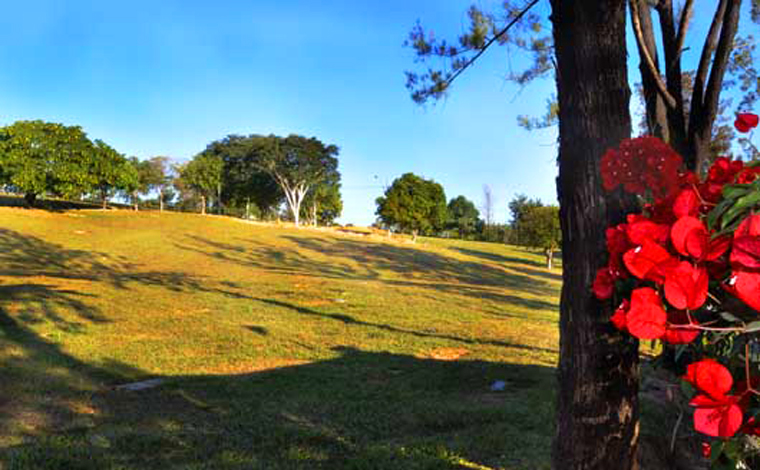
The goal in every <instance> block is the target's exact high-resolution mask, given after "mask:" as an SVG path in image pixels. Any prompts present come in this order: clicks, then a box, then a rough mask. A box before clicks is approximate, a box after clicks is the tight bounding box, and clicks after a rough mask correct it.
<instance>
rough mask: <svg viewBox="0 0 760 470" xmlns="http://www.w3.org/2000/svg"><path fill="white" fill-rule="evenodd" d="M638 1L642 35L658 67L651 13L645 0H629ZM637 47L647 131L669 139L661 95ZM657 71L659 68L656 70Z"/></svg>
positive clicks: (666, 114)
mask: <svg viewBox="0 0 760 470" xmlns="http://www.w3.org/2000/svg"><path fill="white" fill-rule="evenodd" d="M631 1H635V2H638V11H639V21H640V22H641V30H642V35H643V36H644V43H645V44H646V47H647V49H648V50H649V54H650V56H651V57H652V60H653V61H654V63H655V64H656V65H657V67H658V69H659V60H658V57H657V43H656V42H655V39H654V28H653V27H652V14H651V10H650V8H649V4H648V2H647V0H631ZM630 11H631V15H634V14H635V13H634V11H633V9H630ZM637 46H638V49H639V70H640V72H641V86H642V92H643V94H644V103H645V105H646V113H645V115H646V122H647V131H648V132H649V133H650V134H651V135H654V136H657V137H659V138H660V139H662V140H664V141H665V142H669V141H670V129H669V124H668V110H667V107H666V105H665V100H663V98H662V95H661V94H660V92H659V91H658V90H657V85H656V84H655V77H654V76H653V75H652V72H651V70H650V69H649V67H648V66H647V63H646V60H644V53H643V51H642V50H641V46H640V45H638V43H637ZM658 72H659V70H658Z"/></svg>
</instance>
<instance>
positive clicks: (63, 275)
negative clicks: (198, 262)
mask: <svg viewBox="0 0 760 470" xmlns="http://www.w3.org/2000/svg"><path fill="white" fill-rule="evenodd" d="M3 276H5V277H14V278H29V277H34V278H39V277H45V278H48V279H50V280H77V281H89V282H93V283H104V284H109V285H111V286H113V287H115V288H117V289H121V290H127V289H129V288H130V286H132V285H142V286H152V287H157V288H163V289H167V290H171V291H175V292H178V291H186V290H192V291H200V292H216V293H221V294H224V295H227V296H231V297H237V298H246V296H245V295H242V294H239V293H236V292H234V291H233V290H230V289H229V288H235V287H237V286H235V285H234V284H232V283H229V282H226V283H218V285H216V284H214V283H212V282H210V281H209V280H208V279H205V278H202V277H199V276H193V275H189V274H187V273H185V272H179V271H154V270H145V268H144V266H142V265H139V264H135V263H130V262H129V261H127V259H126V258H124V257H121V256H113V255H110V254H107V253H102V252H98V251H91V250H72V249H68V248H65V247H63V246H61V245H57V244H55V243H50V242H47V241H45V240H42V239H41V238H37V237H33V236H28V235H23V234H20V233H18V232H15V231H13V230H7V229H0V277H3ZM41 287H44V288H47V289H50V288H53V287H52V286H41ZM5 289H6V292H10V291H11V290H14V289H18V290H21V291H23V290H27V291H28V290H29V289H34V286H33V285H30V284H28V283H23V284H18V285H17V286H16V287H15V288H14V287H13V286H5ZM78 295H79V296H81V295H82V294H78ZM68 298H69V299H71V298H72V296H69V297H68ZM1 299H2V298H0V300H1ZM71 307H75V306H74V305H72V306H71Z"/></svg>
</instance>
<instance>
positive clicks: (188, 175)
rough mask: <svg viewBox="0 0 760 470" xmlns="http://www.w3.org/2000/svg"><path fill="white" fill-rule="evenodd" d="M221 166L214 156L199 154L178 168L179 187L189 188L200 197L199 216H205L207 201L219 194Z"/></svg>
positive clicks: (220, 162)
mask: <svg viewBox="0 0 760 470" xmlns="http://www.w3.org/2000/svg"><path fill="white" fill-rule="evenodd" d="M223 166H224V163H223V162H222V160H221V159H220V158H219V157H217V156H216V155H210V154H207V153H200V154H198V155H196V156H195V158H193V159H192V160H191V161H190V162H188V163H187V164H186V165H184V166H181V167H180V168H179V171H180V179H181V185H183V186H185V187H189V188H191V189H192V190H193V191H195V192H196V193H197V194H198V195H199V196H200V199H201V203H200V206H201V214H204V215H205V214H206V207H207V205H208V201H209V199H210V198H211V197H213V195H214V194H216V195H218V194H219V193H221V185H222V168H223ZM217 203H218V201H217Z"/></svg>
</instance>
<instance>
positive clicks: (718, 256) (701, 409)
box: [592, 115, 760, 438]
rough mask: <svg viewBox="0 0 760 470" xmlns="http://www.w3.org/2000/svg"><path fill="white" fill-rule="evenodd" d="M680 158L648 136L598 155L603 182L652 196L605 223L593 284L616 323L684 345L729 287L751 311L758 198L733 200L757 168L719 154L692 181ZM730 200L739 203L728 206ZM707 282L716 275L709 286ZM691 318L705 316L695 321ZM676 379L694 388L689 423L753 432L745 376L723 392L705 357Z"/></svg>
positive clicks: (719, 375)
mask: <svg viewBox="0 0 760 470" xmlns="http://www.w3.org/2000/svg"><path fill="white" fill-rule="evenodd" d="M752 116H754V115H752ZM739 121H741V122H740V124H737V129H739V130H741V129H740V126H744V127H742V128H746V129H747V130H748V129H750V128H752V127H754V126H756V125H757V123H758V122H757V116H755V117H754V118H752V117H751V116H747V115H740V117H739V118H737V122H739ZM680 165H681V159H680V157H679V156H678V155H677V154H676V153H675V152H674V151H673V150H671V149H670V148H669V147H668V146H667V145H666V144H664V143H662V142H661V141H659V140H658V139H656V138H653V137H642V138H638V139H630V140H626V141H624V142H623V143H622V144H621V145H620V148H618V149H612V150H609V151H607V152H606V153H605V155H604V156H603V157H602V161H601V174H602V181H603V183H604V187H605V188H606V189H607V190H614V189H616V188H617V187H619V186H620V185H622V186H623V188H624V190H626V191H628V192H632V193H635V194H638V195H641V196H645V195H647V196H652V197H653V201H652V202H651V203H650V204H647V205H645V207H644V213H642V214H631V215H628V217H627V218H626V221H625V222H624V223H621V224H619V225H616V226H613V227H609V228H608V229H607V231H606V238H607V251H608V253H609V259H608V263H607V265H606V266H604V267H602V268H600V269H599V270H598V271H597V273H596V278H595V279H594V282H593V285H592V291H593V293H594V295H595V296H596V297H597V298H598V299H600V300H607V299H615V300H616V301H617V302H620V304H619V306H618V307H617V309H616V310H615V311H614V313H613V315H612V316H611V318H610V320H611V322H612V323H613V325H614V326H615V327H616V328H618V329H620V330H623V331H627V332H629V333H630V334H631V335H633V336H635V337H637V338H640V339H659V340H662V341H663V342H666V343H670V344H687V343H692V342H694V341H695V339H696V338H697V337H699V336H700V334H701V332H702V331H711V328H712V327H711V325H712V324H713V322H712V321H711V322H708V321H707V318H709V317H712V318H714V317H717V312H720V311H724V308H727V307H725V305H718V302H719V299H718V297H720V298H726V297H730V296H731V295H733V296H735V297H736V298H738V299H740V300H741V301H743V303H744V304H746V306H749V307H751V308H752V309H754V310H756V311H758V312H760V214H754V213H753V212H752V210H753V209H752V208H753V207H757V206H760V203H755V204H754V205H753V202H746V201H744V202H741V204H739V200H740V199H742V196H745V195H751V196H750V197H748V198H746V197H745V198H744V199H748V200H749V201H755V199H752V198H754V197H756V196H755V195H754V192H752V191H756V190H755V189H754V188H753V187H751V186H750V185H749V183H752V182H754V181H755V180H756V179H757V178H758V175H760V167H757V168H756V167H747V166H745V165H744V164H743V163H742V162H741V161H732V160H730V159H728V158H725V157H721V158H718V159H716V160H715V162H714V163H713V165H712V166H711V167H710V169H709V170H708V172H707V175H706V177H705V178H704V179H703V180H700V179H699V178H697V176H696V175H694V174H693V173H691V172H685V171H682V170H681V168H680ZM727 185H732V186H730V188H728V189H726V191H727V192H726V194H728V193H730V192H733V193H734V194H736V195H735V196H727V195H724V189H725V188H726V186H727ZM740 185H744V186H740ZM647 193H648V194H647ZM757 199H760V198H757ZM724 201H726V202H724ZM742 204H743V205H742ZM716 206H719V207H718V208H716ZM734 207H738V209H737V210H733V211H732V210H731V209H733V208H734ZM713 211H715V212H713ZM728 213H731V214H732V215H731V216H730V217H728V216H727V217H728V220H727V221H722V222H721V223H722V225H721V226H720V227H721V228H722V229H724V231H723V232H721V234H716V233H715V230H714V229H710V228H709V227H708V223H707V221H708V215H709V216H710V220H711V222H710V223H711V224H713V225H714V224H715V222H714V221H715V220H720V218H721V217H724V214H728ZM716 217H717V218H716ZM733 227H736V228H733ZM731 232H733V233H731ZM711 280H712V281H716V282H713V283H712V287H711V283H710V281H711ZM711 289H713V290H712V291H711ZM711 292H712V294H711ZM716 296H717V297H716ZM718 307H720V309H719V308H718ZM741 308H743V309H746V307H741ZM729 316H730V315H729ZM697 318H700V319H701V321H704V322H705V323H704V324H702V325H700V324H699V323H698V321H697ZM736 321H737V322H740V320H738V319H737V320H736ZM740 323H741V322H740ZM724 330H725V329H724ZM729 330H730V328H729ZM735 330H736V331H740V332H741V331H747V330H743V329H742V328H741V327H740V328H736V329H735ZM752 331H755V330H752ZM747 347H749V346H747ZM684 380H686V381H688V382H690V383H691V384H692V385H693V386H694V387H695V388H696V389H697V391H698V393H697V395H695V396H694V397H693V399H692V400H691V403H690V404H691V405H692V406H694V407H696V410H695V413H694V426H695V429H696V430H697V431H699V432H702V433H704V434H707V435H710V436H714V437H722V438H727V437H731V436H733V435H734V434H736V433H737V432H741V433H745V434H752V435H755V434H756V435H758V436H760V422H755V418H752V417H750V418H748V419H747V420H745V419H744V414H745V412H747V410H748V404H749V398H748V396H754V395H750V394H748V392H749V391H752V392H754V394H760V392H758V391H757V389H755V388H753V387H751V386H750V385H749V384H748V383H747V382H748V381H749V378H748V380H747V381H746V382H743V383H739V384H738V385H737V386H736V387H735V390H734V394H733V395H732V394H730V393H729V392H731V390H732V388H734V379H733V377H732V376H731V373H730V371H729V370H728V369H727V368H726V367H724V366H723V365H721V364H720V363H718V362H717V361H715V360H713V359H704V360H702V361H699V362H697V363H694V364H691V365H690V366H689V368H688V371H687V374H686V376H685V377H684ZM758 421H760V420H758ZM743 423H744V424H743Z"/></svg>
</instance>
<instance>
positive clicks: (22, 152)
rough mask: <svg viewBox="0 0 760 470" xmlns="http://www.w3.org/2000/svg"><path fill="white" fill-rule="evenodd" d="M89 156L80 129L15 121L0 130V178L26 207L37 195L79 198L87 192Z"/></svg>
mask: <svg viewBox="0 0 760 470" xmlns="http://www.w3.org/2000/svg"><path fill="white" fill-rule="evenodd" d="M92 156H93V152H92V143H91V142H90V140H89V139H88V138H87V135H86V134H85V133H84V131H82V128H81V127H79V126H65V125H63V124H58V123H50V122H44V121H17V122H15V123H13V124H11V125H9V126H6V127H3V128H1V129H0V178H2V182H3V183H4V184H6V185H8V186H10V187H11V188H13V189H14V190H15V191H17V192H20V193H23V194H24V197H25V199H26V201H27V203H28V204H29V205H33V204H34V202H35V200H36V199H37V196H38V195H40V194H45V193H52V194H55V195H59V196H65V197H79V196H81V195H82V194H84V193H86V192H88V191H90V190H91V189H92V188H93V185H94V184H95V181H94V179H93V175H92V172H91V170H90V166H91V159H92Z"/></svg>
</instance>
